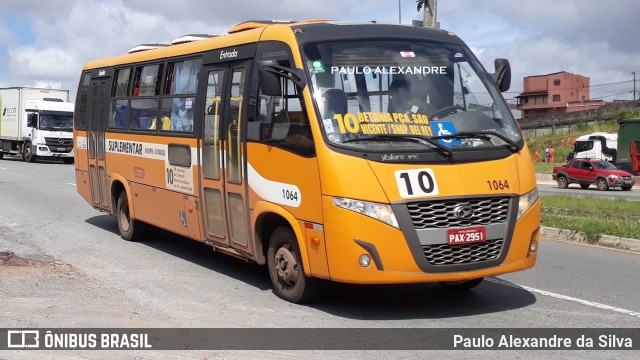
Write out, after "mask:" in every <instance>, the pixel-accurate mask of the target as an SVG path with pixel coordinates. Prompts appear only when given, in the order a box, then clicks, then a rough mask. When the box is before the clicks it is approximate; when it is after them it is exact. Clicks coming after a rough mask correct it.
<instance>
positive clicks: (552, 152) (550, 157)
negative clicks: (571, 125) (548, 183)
mask: <svg viewBox="0 0 640 360" xmlns="http://www.w3.org/2000/svg"><path fill="white" fill-rule="evenodd" d="M554 155H555V150H553V146H552V147H550V148H549V162H550V163H551V164H553V163H554V160H553V158H554Z"/></svg>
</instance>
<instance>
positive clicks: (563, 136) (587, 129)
mask: <svg viewBox="0 0 640 360" xmlns="http://www.w3.org/2000/svg"><path fill="white" fill-rule="evenodd" d="M623 110H627V109H623ZM618 114H622V111H620V112H618ZM624 114H625V115H628V116H631V117H633V116H637V117H640V115H635V113H634V112H630V111H628V110H627V111H625V112H624ZM619 118H622V116H621V117H619ZM619 118H611V119H608V120H606V121H604V122H600V123H598V124H596V125H587V124H578V125H575V126H572V127H571V131H569V132H556V133H553V134H545V135H542V136H538V137H534V138H528V139H527V144H528V145H529V149H530V150H531V159H532V160H534V159H535V151H536V149H537V150H538V152H539V153H540V159H541V160H543V161H544V149H545V148H547V147H551V146H553V148H554V150H555V163H556V165H557V164H563V163H564V159H565V158H566V156H567V155H568V154H569V153H570V152H572V151H573V143H574V142H575V139H576V138H577V137H579V136H581V135H585V134H590V133H593V132H599V131H602V132H608V133H613V132H616V131H618V122H617V119H619ZM545 165H546V164H545ZM538 168H540V169H541V171H538ZM538 168H536V172H537V173H541V174H551V173H552V172H553V166H539V167H538Z"/></svg>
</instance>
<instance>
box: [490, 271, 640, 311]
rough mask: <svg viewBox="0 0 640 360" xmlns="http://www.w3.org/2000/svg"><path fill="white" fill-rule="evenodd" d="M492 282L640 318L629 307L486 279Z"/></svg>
mask: <svg viewBox="0 0 640 360" xmlns="http://www.w3.org/2000/svg"><path fill="white" fill-rule="evenodd" d="M486 280H488V281H490V282H493V283H496V284H500V285H506V286H510V287H513V288H516V289H524V290H527V291H529V292H532V293H537V294H540V295H544V296H549V297H552V298H556V299H561V300H567V301H573V302H576V303H579V304H582V305H586V306H591V307H595V308H598V309H603V310H611V311H615V312H618V313H621V314H625V315H630V316H633V317H637V318H640V312H636V311H632V310H627V309H622V308H619V307H615V306H611V305H605V304H600V303H597V302H593V301H589V300H583V299H578V298H575V297H572V296H567V295H562V294H557V293H554V292H551V291H546V290H541V289H536V288H532V287H528V286H524V285H517V284H514V283H511V282H508V281H505V280H501V279H496V278H488V279H486Z"/></svg>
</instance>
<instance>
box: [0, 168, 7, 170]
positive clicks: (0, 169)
mask: <svg viewBox="0 0 640 360" xmlns="http://www.w3.org/2000/svg"><path fill="white" fill-rule="evenodd" d="M0 170H8V169H7V168H3V167H0Z"/></svg>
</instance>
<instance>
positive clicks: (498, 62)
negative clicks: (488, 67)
mask: <svg viewBox="0 0 640 360" xmlns="http://www.w3.org/2000/svg"><path fill="white" fill-rule="evenodd" d="M493 64H494V66H495V69H496V72H494V73H493V74H492V75H491V76H492V77H493V81H495V83H496V84H497V85H498V89H500V91H502V92H505V91H507V90H509V88H510V87H511V65H510V64H509V60H507V59H495V61H494V63H493Z"/></svg>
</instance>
